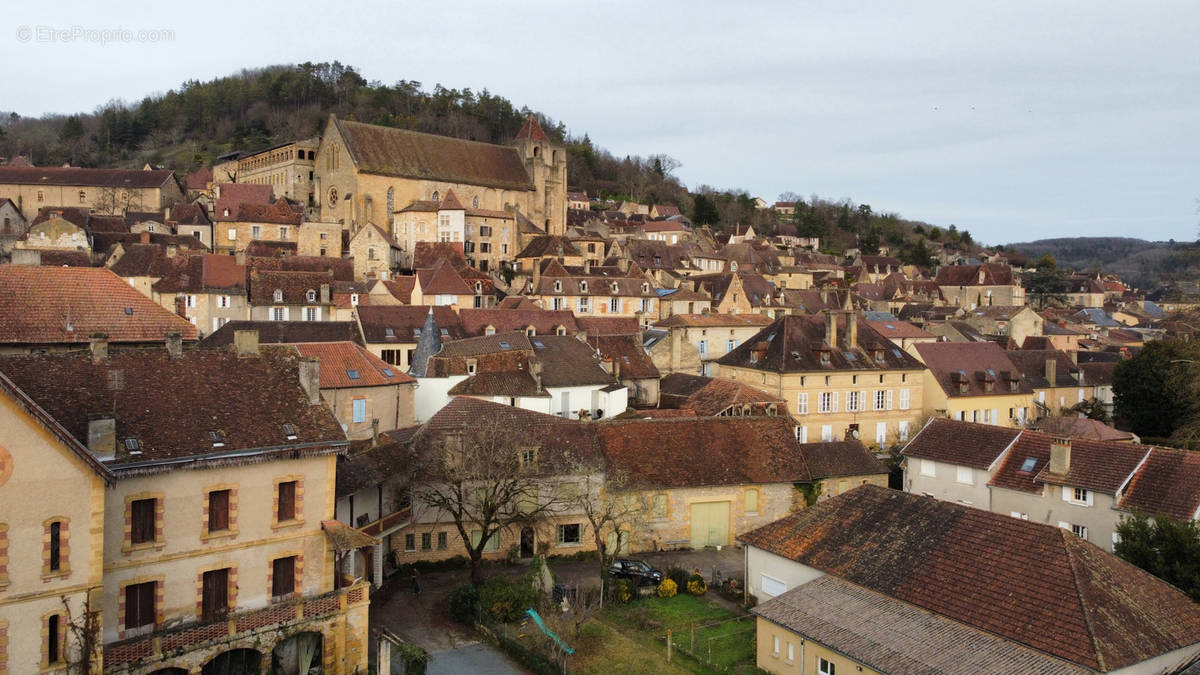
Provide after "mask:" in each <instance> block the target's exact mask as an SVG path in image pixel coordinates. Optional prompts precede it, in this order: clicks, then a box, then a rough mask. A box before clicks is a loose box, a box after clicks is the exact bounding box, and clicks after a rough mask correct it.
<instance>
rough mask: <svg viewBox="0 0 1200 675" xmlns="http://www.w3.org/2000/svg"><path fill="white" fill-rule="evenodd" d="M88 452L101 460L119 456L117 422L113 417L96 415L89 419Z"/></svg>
mask: <svg viewBox="0 0 1200 675" xmlns="http://www.w3.org/2000/svg"><path fill="white" fill-rule="evenodd" d="M87 446H88V450H90V451H91V453H92V454H93V455H96V456H97V457H100V458H112V457H116V455H117V420H116V418H114V417H113V416H112V415H96V416H89V418H88V439H87Z"/></svg>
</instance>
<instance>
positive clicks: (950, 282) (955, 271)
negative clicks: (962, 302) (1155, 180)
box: [936, 263, 1020, 286]
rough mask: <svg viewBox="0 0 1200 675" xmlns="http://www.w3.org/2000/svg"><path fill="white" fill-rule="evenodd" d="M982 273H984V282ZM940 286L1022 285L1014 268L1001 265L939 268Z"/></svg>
mask: <svg viewBox="0 0 1200 675" xmlns="http://www.w3.org/2000/svg"><path fill="white" fill-rule="evenodd" d="M980 272H983V277H982V280H981V278H980ZM936 280H937V284H938V286H1013V285H1018V286H1019V285H1020V284H1019V283H1017V281H1016V280H1015V279H1014V277H1013V273H1012V268H1011V267H1009V266H1008V265H1002V264H999V263H983V264H982V265H946V266H942V267H939V268H938V271H937V277H936Z"/></svg>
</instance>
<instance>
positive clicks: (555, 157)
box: [550, 150, 558, 162]
mask: <svg viewBox="0 0 1200 675" xmlns="http://www.w3.org/2000/svg"><path fill="white" fill-rule="evenodd" d="M550 161H551V162H557V161H558V151H557V150H552V151H551V152H550Z"/></svg>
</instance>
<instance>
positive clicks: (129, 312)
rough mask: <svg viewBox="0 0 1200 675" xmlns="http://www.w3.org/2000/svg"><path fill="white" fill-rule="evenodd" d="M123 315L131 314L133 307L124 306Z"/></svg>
mask: <svg viewBox="0 0 1200 675" xmlns="http://www.w3.org/2000/svg"><path fill="white" fill-rule="evenodd" d="M125 315H126V316H133V308H132V307H126V308H125Z"/></svg>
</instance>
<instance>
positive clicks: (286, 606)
mask: <svg viewBox="0 0 1200 675" xmlns="http://www.w3.org/2000/svg"><path fill="white" fill-rule="evenodd" d="M369 588H370V584H367V583H365V582H363V583H357V584H354V585H353V586H347V587H346V588H340V589H338V590H336V591H332V592H329V593H324V594H321V595H315V596H308V597H303V598H300V599H297V600H291V601H288V602H281V603H278V604H274V605H270V606H268V607H260V608H257V609H248V610H245V611H241V612H234V613H231V614H229V615H228V616H226V617H224V618H222V619H219V620H216V621H209V622H199V623H188V624H184V625H181V626H176V627H172V628H165V629H160V630H158V631H155V632H153V633H150V634H149V635H143V636H139V637H136V638H130V639H127V640H121V641H119V642H110V643H108V644H106V645H104V669H105V670H106V671H110V670H123V669H126V668H133V667H135V666H138V665H140V664H152V663H158V662H162V661H164V660H166V659H171V658H175V657H178V656H180V655H182V654H186V653H188V652H192V651H195V650H200V649H203V650H205V651H213V652H214V653H216V652H220V651H223V650H224V649H226V647H227V645H231V644H232V643H242V642H253V643H255V644H258V643H259V642H262V641H263V640H261V639H259V636H266V634H270V633H274V634H275V635H276V636H278V635H283V634H286V633H290V632H294V630H295V629H299V628H300V627H302V626H303V625H304V624H308V623H314V622H318V621H321V620H323V619H328V618H331V617H335V616H338V615H340V614H344V613H345V612H346V611H347V610H348V609H350V608H352V607H358V606H360V605H366V604H368V603H369V602H370V600H369V595H370V593H369ZM288 629H293V630H288ZM318 632H320V631H318ZM267 637H270V636H267ZM266 642H267V643H268V644H269V643H270V642H271V640H270V639H268V640H266Z"/></svg>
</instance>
